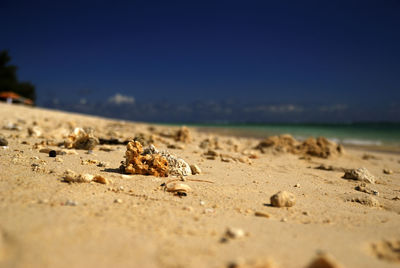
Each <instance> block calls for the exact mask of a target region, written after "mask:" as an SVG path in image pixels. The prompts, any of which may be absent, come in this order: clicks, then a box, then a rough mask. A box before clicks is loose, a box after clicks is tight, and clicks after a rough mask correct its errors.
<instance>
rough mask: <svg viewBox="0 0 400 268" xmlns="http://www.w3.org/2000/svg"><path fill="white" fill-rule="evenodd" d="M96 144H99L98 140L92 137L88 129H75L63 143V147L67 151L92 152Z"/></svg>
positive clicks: (91, 132) (90, 130) (91, 131)
mask: <svg viewBox="0 0 400 268" xmlns="http://www.w3.org/2000/svg"><path fill="white" fill-rule="evenodd" d="M97 144H99V139H98V138H96V137H95V136H94V134H93V130H92V129H90V128H85V129H83V128H75V129H74V131H73V132H72V133H71V134H69V135H68V137H67V140H65V141H64V146H65V148H68V149H72V148H75V149H83V150H93V149H94V147H96V145H97Z"/></svg>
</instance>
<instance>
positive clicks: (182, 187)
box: [166, 182, 192, 193]
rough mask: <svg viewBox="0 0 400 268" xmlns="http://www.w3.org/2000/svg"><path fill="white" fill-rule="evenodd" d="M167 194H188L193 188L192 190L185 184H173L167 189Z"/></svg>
mask: <svg viewBox="0 0 400 268" xmlns="http://www.w3.org/2000/svg"><path fill="white" fill-rule="evenodd" d="M166 190H167V192H172V193H178V192H181V193H188V192H191V191H192V188H190V186H189V185H187V184H184V183H177V182H174V183H171V184H169V185H167V187H166Z"/></svg>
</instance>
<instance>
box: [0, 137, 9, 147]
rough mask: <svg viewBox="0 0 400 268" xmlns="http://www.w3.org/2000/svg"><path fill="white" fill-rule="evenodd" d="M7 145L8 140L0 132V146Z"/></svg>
mask: <svg viewBox="0 0 400 268" xmlns="http://www.w3.org/2000/svg"><path fill="white" fill-rule="evenodd" d="M7 145H8V141H7V140H6V138H5V137H4V136H3V135H1V134H0V146H7Z"/></svg>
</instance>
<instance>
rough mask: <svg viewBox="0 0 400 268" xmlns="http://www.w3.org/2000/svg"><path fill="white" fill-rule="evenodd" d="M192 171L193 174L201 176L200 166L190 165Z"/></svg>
mask: <svg viewBox="0 0 400 268" xmlns="http://www.w3.org/2000/svg"><path fill="white" fill-rule="evenodd" d="M190 169H191V170H192V174H193V175H196V174H201V169H200V167H199V166H198V165H196V164H192V165H190Z"/></svg>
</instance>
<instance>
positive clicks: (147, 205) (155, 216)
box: [0, 104, 400, 267]
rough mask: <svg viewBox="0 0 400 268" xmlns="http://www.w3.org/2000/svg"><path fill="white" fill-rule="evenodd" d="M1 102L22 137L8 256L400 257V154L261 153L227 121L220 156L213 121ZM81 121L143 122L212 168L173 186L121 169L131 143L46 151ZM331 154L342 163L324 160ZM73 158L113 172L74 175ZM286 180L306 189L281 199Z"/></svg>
mask: <svg viewBox="0 0 400 268" xmlns="http://www.w3.org/2000/svg"><path fill="white" fill-rule="evenodd" d="M0 114H1V118H0V133H1V134H2V135H3V136H4V137H5V138H6V140H7V141H8V147H4V146H3V147H0V199H1V202H0V266H1V267H311V266H310V264H311V262H312V261H313V260H315V258H317V257H318V256H323V255H321V254H328V255H329V256H330V257H329V258H331V259H333V261H332V262H336V263H337V264H333V266H314V267H399V265H400V155H399V154H395V153H385V152H371V151H367V150H363V149H349V148H345V153H344V154H342V155H337V156H333V157H331V158H327V159H325V158H318V157H304V156H301V155H298V154H291V153H285V152H277V151H273V150H270V151H267V152H265V153H261V152H260V151H259V150H255V149H254V147H255V146H256V145H257V144H258V143H259V140H257V139H252V138H239V137H229V136H226V135H224V136H222V135H219V136H217V134H215V135H214V136H213V138H216V139H218V144H217V145H218V146H217V147H220V148H211V150H213V151H214V152H216V153H217V154H223V157H222V158H221V157H215V159H210V158H212V157H210V156H205V155H204V152H205V151H207V150H208V149H210V148H208V147H207V146H206V145H205V143H203V148H200V147H199V145H200V144H201V143H202V141H204V140H205V139H207V138H209V136H210V135H211V134H209V133H204V132H198V131H196V129H193V128H189V130H190V135H191V141H190V142H181V141H176V140H175V139H174V138H173V134H174V133H175V131H177V130H178V129H179V128H177V127H169V126H157V125H150V124H145V123H132V122H124V121H119V120H110V119H104V118H98V117H93V116H86V115H78V114H73V113H66V112H60V111H52V110H46V109H39V108H30V107H23V106H15V105H7V104H0ZM75 127H91V128H93V129H94V135H95V136H97V137H103V138H104V139H106V138H118V139H120V140H121V141H123V140H129V139H132V138H134V137H138V136H140V137H141V139H142V140H143V141H145V142H146V141H147V142H152V143H154V145H155V146H156V147H157V148H158V149H167V150H169V151H170V152H171V153H173V154H175V155H177V156H179V157H181V158H182V159H184V160H185V161H186V162H188V163H189V164H197V165H198V166H199V167H200V168H201V171H202V172H201V174H197V175H191V176H187V180H186V181H185V182H183V183H185V184H187V185H189V186H190V187H191V189H192V192H189V193H188V194H187V196H177V195H174V194H173V193H170V192H167V191H165V188H164V187H162V186H160V185H162V184H163V183H165V182H166V181H168V180H170V179H173V178H172V177H167V178H162V177H161V178H160V177H154V176H144V175H124V174H121V172H120V169H119V167H120V162H121V161H124V155H125V151H126V146H125V145H124V144H119V145H97V146H96V147H95V148H94V149H93V151H90V152H88V151H87V150H79V149H76V150H64V151H65V152H67V151H68V153H67V154H64V155H57V157H55V158H54V157H49V153H46V152H43V151H45V150H43V149H46V148H51V149H55V150H61V149H62V147H60V146H59V145H60V144H62V142H63V140H64V139H65V136H66V135H68V133H70V132H71V131H72V130H73V129H74V128H75ZM28 129H31V131H30V133H31V135H29V131H28ZM40 132H41V133H40ZM37 135H39V136H37ZM211 141H212V138H211ZM35 144H36V145H35ZM214 145H215V144H214ZM210 146H211V147H212V145H209V147H210ZM41 149H42V152H40V150H41ZM74 152H75V153H74ZM221 159H222V160H223V161H222V160H221ZM100 162H101V163H100ZM321 164H324V165H326V166H329V165H331V166H334V167H336V169H334V170H330V171H329V170H320V169H316V167H318V166H320V165H321ZM360 167H365V168H367V169H368V171H369V172H370V173H371V174H373V175H374V176H375V178H376V180H377V182H376V183H375V184H367V189H372V190H370V191H369V192H370V193H365V192H360V191H357V190H355V187H356V186H357V185H360V184H361V182H360V181H353V180H346V179H343V178H342V177H343V175H344V172H343V171H341V169H355V168H360ZM67 169H70V170H72V171H74V172H76V173H78V174H79V173H89V174H93V175H97V174H99V175H103V176H104V177H105V178H106V179H108V180H112V183H109V184H101V183H95V182H90V183H67V182H64V181H63V173H64V172H65V170H67ZM383 169H388V170H392V171H393V173H392V174H385V173H384V172H383ZM193 180H205V181H210V182H212V183H210V182H203V181H193ZM279 191H288V192H290V193H292V194H293V195H294V196H295V198H296V203H295V205H294V206H292V207H273V206H271V202H270V197H271V196H272V195H274V194H275V193H277V192H279ZM371 198H372V199H371ZM365 200H367V201H365ZM368 200H369V201H368ZM371 200H373V202H370V201H371ZM357 201H358V202H357ZM376 201H377V202H379V204H378V203H377V202H376ZM228 229H229V231H228V232H227V230H228ZM321 258H323V257H321ZM256 265H258V266H256Z"/></svg>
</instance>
